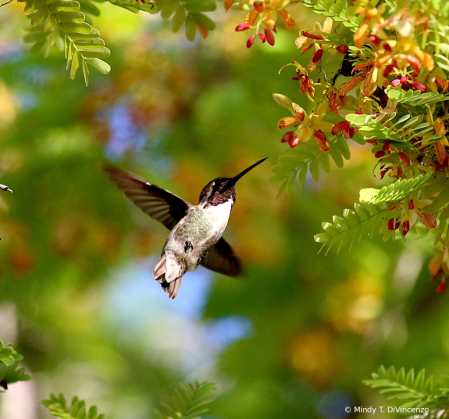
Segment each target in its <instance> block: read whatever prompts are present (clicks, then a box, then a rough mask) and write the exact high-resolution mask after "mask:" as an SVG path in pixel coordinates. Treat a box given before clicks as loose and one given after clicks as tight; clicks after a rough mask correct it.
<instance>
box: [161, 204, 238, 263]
mask: <svg viewBox="0 0 449 419" xmlns="http://www.w3.org/2000/svg"><path fill="white" fill-rule="evenodd" d="M231 208H232V202H231V201H228V202H225V203H223V204H220V205H217V206H210V207H208V208H207V209H204V208H203V207H202V206H201V205H198V206H194V207H191V208H190V209H189V211H188V213H187V215H186V216H185V217H184V218H183V219H182V220H181V221H180V222H179V223H178V224H177V225H176V226H175V228H174V229H173V230H172V232H171V233H170V235H169V237H168V240H167V242H166V244H165V248H164V251H165V252H173V253H174V254H175V255H176V256H177V257H178V258H180V259H182V260H183V262H184V263H185V265H186V270H189V271H191V270H195V269H196V268H197V267H198V264H199V263H200V261H201V259H202V258H204V257H205V255H206V254H207V252H208V250H209V249H210V248H211V247H213V246H214V245H215V244H216V243H217V242H218V240H220V238H221V236H222V235H223V232H224V230H225V229H226V226H227V224H228V221H229V216H230V214H231Z"/></svg>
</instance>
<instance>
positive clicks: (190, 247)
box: [184, 240, 193, 253]
mask: <svg viewBox="0 0 449 419" xmlns="http://www.w3.org/2000/svg"><path fill="white" fill-rule="evenodd" d="M192 250H193V245H192V242H191V241H189V240H186V241H185V243H184V253H187V252H189V251H190V252H191V251H192Z"/></svg>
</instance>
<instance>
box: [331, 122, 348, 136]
mask: <svg viewBox="0 0 449 419" xmlns="http://www.w3.org/2000/svg"><path fill="white" fill-rule="evenodd" d="M348 130H349V122H348V121H340V122H339V123H338V124H335V125H334V127H333V128H332V135H336V134H339V133H340V132H342V131H348Z"/></svg>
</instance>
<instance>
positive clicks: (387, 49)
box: [382, 42, 393, 52]
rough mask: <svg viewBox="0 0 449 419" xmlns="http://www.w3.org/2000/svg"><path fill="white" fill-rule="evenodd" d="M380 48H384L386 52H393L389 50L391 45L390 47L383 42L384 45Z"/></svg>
mask: <svg viewBox="0 0 449 419" xmlns="http://www.w3.org/2000/svg"><path fill="white" fill-rule="evenodd" d="M382 46H383V47H384V50H385V51H386V52H391V51H393V50H392V49H391V45H390V44H389V43H388V42H384V43H383V44H382Z"/></svg>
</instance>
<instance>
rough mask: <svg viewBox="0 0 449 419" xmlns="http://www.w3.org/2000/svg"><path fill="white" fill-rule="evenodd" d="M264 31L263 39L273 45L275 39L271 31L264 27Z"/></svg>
mask: <svg viewBox="0 0 449 419" xmlns="http://www.w3.org/2000/svg"><path fill="white" fill-rule="evenodd" d="M264 32H265V39H266V40H267V42H268V43H269V44H270V45H271V46H273V45H274V41H275V40H274V35H273V32H272V31H271V30H270V29H268V28H265V30H264Z"/></svg>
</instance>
